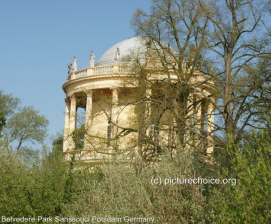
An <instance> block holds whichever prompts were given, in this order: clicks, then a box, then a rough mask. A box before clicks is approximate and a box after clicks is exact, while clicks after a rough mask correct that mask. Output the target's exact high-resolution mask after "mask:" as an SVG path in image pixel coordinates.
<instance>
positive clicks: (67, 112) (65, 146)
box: [63, 98, 70, 152]
mask: <svg viewBox="0 0 271 224" xmlns="http://www.w3.org/2000/svg"><path fill="white" fill-rule="evenodd" d="M65 102H66V110H65V123H64V136H63V137H64V139H63V152H66V151H68V148H69V130H70V99H68V98H66V99H65Z"/></svg>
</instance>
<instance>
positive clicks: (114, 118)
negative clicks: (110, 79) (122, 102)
mask: <svg viewBox="0 0 271 224" xmlns="http://www.w3.org/2000/svg"><path fill="white" fill-rule="evenodd" d="M118 103H119V90H118V89H117V88H114V89H113V90H112V112H111V121H112V123H117V121H118V115H119V114H118V113H119V108H118ZM108 125H109V126H108V127H107V132H108V131H109V132H111V134H110V135H111V137H114V136H115V135H116V134H117V132H118V128H117V127H116V126H114V124H108ZM107 135H108V133H107Z"/></svg>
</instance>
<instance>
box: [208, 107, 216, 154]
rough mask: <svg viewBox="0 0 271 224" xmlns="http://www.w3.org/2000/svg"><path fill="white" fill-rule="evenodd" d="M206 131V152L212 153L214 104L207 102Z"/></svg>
mask: <svg viewBox="0 0 271 224" xmlns="http://www.w3.org/2000/svg"><path fill="white" fill-rule="evenodd" d="M207 118H208V119H207V132H208V147H207V154H209V153H212V152H213V150H214V146H213V139H212V137H213V131H214V105H213V104H212V103H211V102H209V103H208V107H207Z"/></svg>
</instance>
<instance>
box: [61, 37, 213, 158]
mask: <svg viewBox="0 0 271 224" xmlns="http://www.w3.org/2000/svg"><path fill="white" fill-rule="evenodd" d="M131 49H132V50H138V49H141V50H142V49H144V46H143V44H142V41H141V38H140V37H133V38H130V39H127V40H124V41H122V42H120V43H118V44H116V45H114V46H113V47H111V48H110V49H109V50H108V51H107V52H106V53H105V54H104V55H103V56H102V57H101V59H100V60H99V62H98V63H97V64H95V65H94V60H95V56H94V54H93V52H91V53H90V66H89V67H87V68H85V69H81V70H77V62H76V58H74V61H73V63H71V64H70V65H69V66H68V67H69V69H70V70H69V75H68V77H67V82H66V83H64V85H63V90H64V92H65V93H66V99H65V102H66V112H65V125H64V146H63V152H64V155H65V159H66V160H69V159H70V157H71V155H72V154H75V155H76V157H77V158H80V159H81V160H83V161H86V162H99V161H101V160H103V159H105V158H109V157H110V156H112V155H115V156H117V158H119V159H125V160H127V159H132V158H134V157H135V156H138V155H139V154H140V153H139V152H138V147H137V142H138V133H137V132H136V131H135V130H138V128H139V127H138V125H139V121H138V119H140V116H141V115H140V114H138V113H140V112H138V111H137V108H136V107H137V106H136V104H135V103H134V102H136V101H137V94H138V87H137V84H136V82H134V83H129V81H127V80H129V78H130V77H131V74H132V73H131V66H130V65H129V64H125V63H124V62H123V61H122V60H121V58H123V57H124V56H127V55H129V54H130V53H131V52H132V51H131ZM195 73H196V72H195ZM133 74H134V71H133ZM161 76H163V74H159V75H156V76H154V77H156V78H157V77H161ZM204 80H206V77H205V76H204V75H202V74H200V73H198V74H195V76H194V77H193V80H192V82H193V83H203V84H201V85H200V86H199V87H197V88H198V90H197V91H195V93H193V94H191V96H190V98H189V102H188V105H189V104H191V105H192V104H193V101H195V100H199V99H203V98H204V96H211V95H213V93H214V92H215V91H216V90H215V87H214V83H213V82H211V81H208V82H204ZM203 87H204V88H203ZM200 91H202V94H199V92H200ZM152 94H153V93H152V89H151V88H149V89H146V96H148V95H149V96H152ZM213 102H214V99H213V98H212V97H209V98H208V100H202V103H201V104H198V106H197V107H198V108H197V113H196V114H197V115H196V118H195V119H196V120H197V122H196V123H197V124H196V125H198V126H199V129H201V128H205V129H206V130H207V132H209V133H212V132H213V124H214V106H213ZM78 108H84V109H85V124H84V133H83V135H84V140H83V141H84V144H83V147H82V148H79V149H78V148H76V144H75V137H74V133H75V132H76V130H77V128H78V127H76V124H77V119H78V117H77V109H78ZM154 110H155V109H153V111H154ZM144 113H145V112H144ZM146 113H149V111H148V112H146ZM142 116H143V114H142ZM203 116H205V117H207V122H206V118H205V121H203V118H202V117H203ZM188 122H189V121H188ZM203 122H205V123H206V124H203ZM204 125H205V126H206V127H203V126H204ZM161 126H164V128H161V131H160V135H163V136H164V138H163V139H164V140H161V139H160V140H159V141H160V142H161V144H164V143H163V141H164V142H165V139H166V142H168V141H170V137H169V132H170V131H167V130H169V128H167V127H168V126H169V124H167V118H166V115H165V118H164V123H163V124H161ZM152 128H154V129H155V127H154V126H153V125H150V127H149V129H148V131H149V132H152V131H154V129H153V130H152ZM162 129H163V130H162ZM173 134H174V133H173ZM81 135H82V133H81ZM170 135H172V133H171V134H170ZM210 136H211V135H209V136H208V137H207V141H209V142H210V141H211V140H210ZM153 140H155V141H158V140H157V139H153ZM212 151H213V146H212V144H208V145H207V146H206V152H207V153H211V152H212Z"/></svg>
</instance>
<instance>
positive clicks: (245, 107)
mask: <svg viewBox="0 0 271 224" xmlns="http://www.w3.org/2000/svg"><path fill="white" fill-rule="evenodd" d="M199 2H200V4H201V6H202V10H203V12H204V13H205V16H206V17H207V18H208V20H209V21H210V31H211V32H210V33H209V35H208V38H207V39H206V43H207V44H208V48H207V49H208V50H209V52H210V59H211V60H212V62H213V65H214V67H215V71H216V72H215V74H214V79H215V81H216V84H217V87H218V89H219V93H220V95H219V99H220V100H219V101H218V102H219V103H218V106H217V111H219V116H217V118H218V122H217V123H216V124H217V125H218V129H219V130H223V132H224V133H223V134H224V136H225V139H226V146H225V145H224V146H222V147H224V148H225V147H227V148H228V149H229V150H230V151H232V150H236V147H235V146H236V144H237V143H239V142H240V141H241V139H242V136H243V133H244V131H245V130H246V129H247V128H248V127H254V128H262V125H261V124H260V125H259V124H257V119H258V117H259V115H261V114H264V113H266V112H267V111H268V110H269V106H267V104H268V103H269V102H270V100H269V99H270V98H269V96H270V94H269V93H267V92H265V91H264V90H266V87H267V86H270V82H271V77H270V72H269V71H270V69H269V71H267V70H268V68H270V35H267V29H266V22H267V21H268V17H266V16H267V15H266V10H265V8H266V6H267V5H266V4H267V2H266V1H262V0H257V1H247V0H225V1H209V4H202V2H204V3H205V2H206V1H199ZM211 55H214V56H211ZM268 98H269V99H268ZM266 99H268V100H267V101H266Z"/></svg>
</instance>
